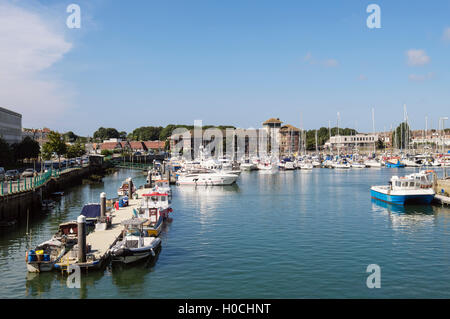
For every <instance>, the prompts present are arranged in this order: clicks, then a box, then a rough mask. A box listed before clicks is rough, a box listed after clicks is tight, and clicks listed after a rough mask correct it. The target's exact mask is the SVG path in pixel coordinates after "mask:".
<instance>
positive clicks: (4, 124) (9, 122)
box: [0, 107, 22, 144]
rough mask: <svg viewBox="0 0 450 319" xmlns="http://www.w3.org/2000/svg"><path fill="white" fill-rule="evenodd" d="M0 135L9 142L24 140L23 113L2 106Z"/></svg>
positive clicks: (0, 111) (0, 108) (0, 109)
mask: <svg viewBox="0 0 450 319" xmlns="http://www.w3.org/2000/svg"><path fill="white" fill-rule="evenodd" d="M0 136H1V137H2V138H3V139H4V140H5V141H6V142H7V143H9V144H13V143H19V142H20V141H22V114H19V113H16V112H13V111H10V110H7V109H4V108H2V107H0Z"/></svg>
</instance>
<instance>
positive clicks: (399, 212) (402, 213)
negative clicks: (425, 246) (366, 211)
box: [372, 198, 435, 230]
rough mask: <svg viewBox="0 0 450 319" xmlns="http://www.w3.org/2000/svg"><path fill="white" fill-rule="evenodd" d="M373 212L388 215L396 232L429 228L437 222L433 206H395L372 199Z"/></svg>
mask: <svg viewBox="0 0 450 319" xmlns="http://www.w3.org/2000/svg"><path fill="white" fill-rule="evenodd" d="M372 211H375V212H377V211H378V212H381V213H384V214H387V215H388V216H389V219H390V221H391V226H392V228H393V229H395V230H401V229H415V228H428V227H431V226H433V222H434V220H435V214H434V213H435V212H434V209H433V206H431V205H393V204H389V203H386V202H383V201H379V200H376V199H374V198H372Z"/></svg>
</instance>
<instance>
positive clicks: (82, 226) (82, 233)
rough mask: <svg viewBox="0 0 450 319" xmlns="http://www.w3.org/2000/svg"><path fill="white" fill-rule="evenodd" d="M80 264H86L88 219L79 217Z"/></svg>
mask: <svg viewBox="0 0 450 319" xmlns="http://www.w3.org/2000/svg"><path fill="white" fill-rule="evenodd" d="M77 224H78V262H80V263H85V262H86V217H84V216H83V215H80V216H78V218H77Z"/></svg>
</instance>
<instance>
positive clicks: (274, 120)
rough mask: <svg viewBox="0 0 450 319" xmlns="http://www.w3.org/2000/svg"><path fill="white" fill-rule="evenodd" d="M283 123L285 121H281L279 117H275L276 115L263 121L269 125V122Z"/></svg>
mask: <svg viewBox="0 0 450 319" xmlns="http://www.w3.org/2000/svg"><path fill="white" fill-rule="evenodd" d="M281 123H283V122H282V121H280V119H279V118H274V117H272V118H270V119H268V120H267V121H265V122H264V123H263V125H268V124H281Z"/></svg>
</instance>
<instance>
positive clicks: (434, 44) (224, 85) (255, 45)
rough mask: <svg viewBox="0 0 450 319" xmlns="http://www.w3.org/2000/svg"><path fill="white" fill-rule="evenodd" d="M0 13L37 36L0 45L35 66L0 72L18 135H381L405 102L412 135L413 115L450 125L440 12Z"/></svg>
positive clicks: (202, 6) (360, 4)
mask: <svg viewBox="0 0 450 319" xmlns="http://www.w3.org/2000/svg"><path fill="white" fill-rule="evenodd" d="M70 3H76V4H78V5H79V6H80V8H81V29H68V28H67V27H66V25H65V20H66V18H67V16H68V15H69V14H68V13H66V7H67V6H68V5H69V4H70ZM371 3H375V4H378V5H379V6H380V7H381V25H382V28H381V29H369V28H367V26H366V19H367V17H368V16H369V13H366V7H367V6H368V5H369V4H371ZM0 4H3V5H4V6H3V7H0V9H4V10H3V12H8V17H12V16H14V15H15V14H19V15H20V14H24V15H26V14H28V15H29V16H30V17H33V19H34V18H35V20H33V19H32V18H30V19H31V20H33V21H32V22H33V24H32V25H31V26H30V29H31V30H41V29H40V28H42V30H44V31H42V34H40V33H39V34H35V35H34V34H32V32H29V31H27V29H26V28H25V27H24V26H23V25H22V24H21V25H14V23H13V22H10V27H9V30H10V31H9V34H14V37H13V39H10V42H7V43H6V44H5V46H8V45H10V47H11V49H10V50H11V52H12V53H11V59H13V58H14V59H15V57H16V56H17V55H16V54H13V53H14V52H18V51H17V50H19V52H21V53H22V52H28V51H29V52H31V53H30V54H27V55H26V58H28V59H30V61H33V62H30V63H37V62H35V61H42V62H40V64H39V65H38V66H35V67H30V68H28V69H27V72H23V71H21V72H18V71H17V69H22V68H21V63H24V62H23V61H24V59H25V58H21V59H20V61H19V62H17V61H16V60H14V61H16V62H17V63H16V64H14V65H15V66H16V67H11V63H9V64H8V65H10V67H9V71H8V72H3V74H2V73H1V71H0V75H1V77H0V84H2V82H1V81H2V80H1V78H3V82H4V83H5V84H7V85H9V88H8V89H3V91H1V89H0V93H2V94H1V95H0V104H2V106H3V104H4V106H5V107H7V108H10V109H13V110H16V111H19V112H22V114H23V125H24V126H25V127H42V126H48V127H50V128H52V129H57V130H60V131H68V130H72V131H74V132H76V133H78V134H84V135H88V134H92V133H93V132H94V131H95V130H96V129H97V128H98V127H99V126H104V127H116V128H117V129H119V130H125V131H127V132H130V131H132V130H133V129H134V128H136V127H139V126H146V125H161V126H165V125H167V124H170V123H175V124H177V123H180V124H181V123H184V124H193V121H194V120H196V119H200V120H203V123H204V124H228V125H235V126H239V127H244V128H248V127H259V126H260V125H261V122H263V121H264V120H266V119H267V118H269V117H279V118H280V119H281V120H283V121H284V122H286V123H289V124H292V125H295V126H297V127H299V126H300V125H301V123H302V125H303V128H305V129H312V128H316V127H320V126H327V125H328V121H329V120H330V121H331V123H332V125H336V119H337V112H340V117H341V126H346V127H355V126H356V128H357V129H358V130H359V131H371V130H372V107H374V108H375V124H376V129H377V130H383V129H384V128H386V129H387V130H389V129H390V127H391V125H397V124H398V123H399V122H400V121H401V120H402V119H403V104H406V105H407V110H408V114H409V119H410V122H411V125H412V127H413V128H416V129H423V128H424V126H425V116H428V118H429V120H430V119H431V121H432V123H429V126H430V125H432V126H433V127H435V128H436V127H437V119H438V118H439V117H442V116H450V89H449V87H450V29H449V28H450V1H433V2H432V3H430V2H427V1H356V0H355V1H331V0H330V1H266V0H254V1H248V0H240V1H225V0H221V1H212V0H209V1H206V0H195V1H152V0H150V1H148V0H147V1H132V2H130V1H122V0H100V1H93V0H90V1H77V0H72V1H53V0H50V1H49V0H47V1H30V0H28V1H17V0H16V1H8V0H0ZM5 8H6V9H5ZM0 12H1V11H0ZM30 19H24V20H30ZM16 20H17V19H16ZM2 24H4V22H2V19H1V13H0V27H2ZM37 26H38V27H37ZM39 27H40V28H39ZM3 29H5V28H4V27H3ZM4 32H5V31H4ZM33 32H35V31H33ZM19 35H20V36H19ZM0 36H1V31H0ZM15 38H19V39H21V41H16V39H15ZM36 39H38V40H36ZM41 42H42V43H41ZM30 47H31V48H33V50H27V48H30ZM408 52H409V55H408ZM45 55H47V56H45ZM20 56H21V57H22V55H20ZM4 63H6V62H4ZM0 67H1V65H0ZM15 73H18V75H16V74H15ZM19 80H20V81H19ZM2 95H3V96H4V99H3V101H1V97H2ZM447 126H448V125H447Z"/></svg>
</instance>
